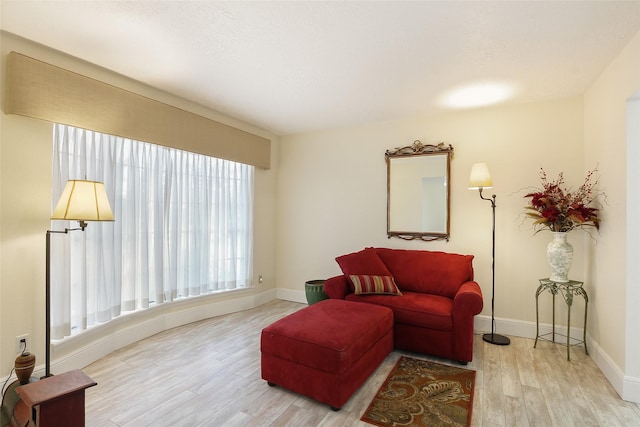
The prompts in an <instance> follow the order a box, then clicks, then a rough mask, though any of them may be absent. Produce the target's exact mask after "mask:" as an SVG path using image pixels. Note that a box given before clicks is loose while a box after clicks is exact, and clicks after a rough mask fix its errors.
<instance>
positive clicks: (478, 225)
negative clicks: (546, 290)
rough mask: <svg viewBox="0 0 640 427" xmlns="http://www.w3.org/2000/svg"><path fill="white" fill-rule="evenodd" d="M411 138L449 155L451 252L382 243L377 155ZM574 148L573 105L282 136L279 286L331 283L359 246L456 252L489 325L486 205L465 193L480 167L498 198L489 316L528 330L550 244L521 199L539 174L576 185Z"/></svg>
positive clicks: (580, 238) (380, 158) (578, 257)
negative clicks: (467, 261) (465, 257)
mask: <svg viewBox="0 0 640 427" xmlns="http://www.w3.org/2000/svg"><path fill="white" fill-rule="evenodd" d="M415 139H420V140H421V141H422V142H423V143H437V142H440V141H444V142H446V143H450V144H452V145H453V147H454V158H453V160H452V162H451V174H452V176H451V198H452V200H451V239H450V241H449V242H443V241H440V242H420V241H418V242H416V241H413V242H406V241H403V240H399V239H387V237H386V167H385V162H384V152H385V150H386V149H389V148H394V147H398V146H404V145H410V144H411V143H412V142H413V141H414V140H415ZM582 144H583V103H582V97H575V98H571V99H564V100H558V101H554V102H541V103H534V104H524V105H518V106H511V107H508V108H506V107H496V108H486V109H481V110H474V111H466V112H456V113H451V114H446V115H441V116H436V117H423V118H413V119H404V120H397V121H389V122H383V123H374V124H369V125H365V126H361V127H353V128H348V129H339V130H334V131H326V132H318V133H313V134H306V135H297V136H289V137H283V138H282V140H281V156H280V166H279V176H280V178H279V183H278V230H279V231H278V257H277V262H278V268H277V276H278V286H279V288H288V289H298V290H301V289H303V288H304V282H305V281H306V280H309V279H318V278H326V277H329V276H332V275H335V274H339V272H340V270H339V268H338V265H337V264H336V262H335V261H334V258H335V257H336V256H339V255H342V254H344V253H347V252H351V251H357V250H360V249H362V248H363V247H365V246H388V247H395V248H419V249H428V250H443V251H451V252H459V253H466V254H473V255H475V256H476V258H475V261H474V268H475V272H476V278H477V280H478V282H479V283H480V285H481V287H482V290H483V292H484V295H485V308H484V311H483V313H484V314H485V315H490V314H491V308H490V300H491V206H490V204H489V203H488V202H486V201H482V200H480V198H479V195H478V192H477V191H470V190H468V189H467V187H468V179H469V172H470V168H471V165H472V164H473V163H475V162H487V163H488V164H489V168H490V171H491V174H492V176H493V182H494V186H495V187H494V189H493V190H492V192H495V193H496V194H497V210H496V228H497V230H496V240H497V243H496V317H500V318H507V319H512V320H513V321H516V322H517V321H520V322H535V299H534V293H535V290H536V288H537V286H538V279H539V278H542V277H548V274H549V270H548V265H547V262H546V246H547V244H548V243H549V241H550V240H551V234H550V233H548V232H542V233H538V234H537V235H535V236H534V235H533V231H532V228H531V224H530V223H529V222H527V221H524V222H523V217H522V212H523V207H524V205H525V200H524V199H523V196H524V194H526V188H527V187H529V186H535V185H538V183H539V182H538V170H539V168H540V167H541V166H542V167H544V168H545V169H546V170H547V172H549V173H550V174H554V175H555V174H557V173H558V172H560V171H563V172H564V173H565V176H566V179H567V182H568V183H569V184H572V185H575V186H578V185H580V184H581V183H582V180H583V177H584V173H583V172H584V170H583V147H582ZM595 165H596V164H595V163H594V165H593V166H595ZM490 191H491V190H490ZM488 195H491V192H489V193H488ZM569 240H570V242H571V243H572V244H573V245H574V248H575V260H574V263H573V266H572V269H571V275H572V276H573V277H574V278H576V279H583V278H585V274H586V272H585V268H584V265H585V263H584V258H585V253H584V247H585V236H584V235H583V233H572V234H571V235H570V237H569ZM548 305H550V304H548ZM549 312H550V310H547V309H546V308H543V313H545V314H546V313H549ZM559 312H560V311H559ZM578 317H579V316H578ZM578 324H579V323H578ZM534 330H535V329H534ZM503 332H506V331H503ZM513 332H515V330H514V331H513Z"/></svg>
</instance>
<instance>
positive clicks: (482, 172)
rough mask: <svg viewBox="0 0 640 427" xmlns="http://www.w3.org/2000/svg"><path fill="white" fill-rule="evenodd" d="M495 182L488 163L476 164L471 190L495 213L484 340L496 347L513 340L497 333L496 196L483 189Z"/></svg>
mask: <svg viewBox="0 0 640 427" xmlns="http://www.w3.org/2000/svg"><path fill="white" fill-rule="evenodd" d="M492 187H493V181H492V180H491V174H490V173H489V167H488V166H487V164H486V163H474V164H473V166H471V174H470V176H469V189H470V190H476V189H477V190H478V191H479V192H480V198H481V199H482V200H488V201H489V202H491V210H492V211H493V233H492V238H493V244H492V247H491V333H490V334H484V335H483V336H482V339H483V340H485V341H486V342H488V343H491V344H496V345H509V343H511V340H509V338H507V337H505V336H504V335H499V334H496V333H495V328H496V320H495V317H494V314H495V296H496V195H495V194H494V195H492V196H491V198H488V197H483V196H482V189H483V188H492Z"/></svg>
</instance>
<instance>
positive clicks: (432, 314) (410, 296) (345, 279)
mask: <svg viewBox="0 0 640 427" xmlns="http://www.w3.org/2000/svg"><path fill="white" fill-rule="evenodd" d="M336 261H337V262H338V264H339V265H340V268H341V269H342V271H343V275H340V276H336V277H332V278H330V279H328V280H327V281H326V282H325V285H324V287H325V293H326V294H327V295H328V296H329V297H330V298H339V299H346V300H350V301H360V302H367V303H371V304H378V305H383V306H386V307H389V308H391V309H392V310H393V314H394V331H393V333H394V347H396V348H399V349H404V350H409V351H415V352H419V353H425V354H430V355H433V356H439V357H445V358H448V359H453V360H458V361H460V362H461V363H467V362H469V361H471V360H472V359H473V321H474V317H475V315H476V314H478V313H480V312H481V311H482V306H483V300H482V291H481V290H480V286H478V283H476V282H475V281H474V280H473V265H472V262H473V256H472V255H459V254H453V253H446V252H434V251H421V250H404V249H387V248H365V249H364V250H362V251H360V252H355V253H352V254H348V255H343V256H341V257H338V258H336ZM389 278H392V280H390V279H389ZM354 283H355V284H354ZM393 284H395V285H396V286H393ZM390 287H391V288H390ZM393 288H395V290H394V289H393Z"/></svg>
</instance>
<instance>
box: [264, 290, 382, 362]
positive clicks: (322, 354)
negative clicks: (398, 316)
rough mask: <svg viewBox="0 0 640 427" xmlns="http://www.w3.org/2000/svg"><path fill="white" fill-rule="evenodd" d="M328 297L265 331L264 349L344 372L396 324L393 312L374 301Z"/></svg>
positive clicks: (286, 358) (292, 359) (270, 352)
mask: <svg viewBox="0 0 640 427" xmlns="http://www.w3.org/2000/svg"><path fill="white" fill-rule="evenodd" d="M345 302H347V301H340V300H326V301H322V302H321V303H317V304H314V305H312V306H309V307H307V308H305V309H303V310H300V311H298V312H296V313H293V314H291V315H290V316H287V317H285V318H284V319H280V320H278V321H276V322H275V323H273V324H271V325H270V326H268V327H266V328H265V329H264V331H263V337H266V338H267V339H264V338H263V340H262V352H263V353H268V354H271V355H273V356H277V357H280V358H282V359H285V360H290V361H292V362H296V363H300V364H303V365H306V366H309V367H311V368H315V369H319V370H321V371H325V372H333V373H342V372H344V371H345V370H346V369H347V368H348V367H350V366H351V365H353V364H354V362H355V361H356V360H358V359H359V358H360V357H362V355H363V354H364V353H365V352H366V351H367V350H369V349H370V348H371V346H372V345H373V343H375V342H377V341H378V340H379V339H380V337H382V336H383V335H384V334H385V333H387V332H388V331H389V330H390V329H392V328H393V312H392V311H391V310H389V309H388V308H386V307H382V306H376V305H373V304H364V303H351V302H349V303H348V304H344V303H345Z"/></svg>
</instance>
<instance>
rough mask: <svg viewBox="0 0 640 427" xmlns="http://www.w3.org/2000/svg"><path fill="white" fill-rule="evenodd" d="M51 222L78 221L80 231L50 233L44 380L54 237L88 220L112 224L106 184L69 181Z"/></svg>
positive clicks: (48, 372)
mask: <svg viewBox="0 0 640 427" xmlns="http://www.w3.org/2000/svg"><path fill="white" fill-rule="evenodd" d="M51 219H52V220H64V221H78V222H79V227H78V228H65V229H64V231H58V230H47V260H46V275H47V278H46V291H45V304H46V330H45V335H46V341H47V346H46V348H45V362H44V377H43V378H47V377H50V376H51V235H52V234H67V233H68V232H70V231H76V230H81V231H84V229H85V228H86V227H87V221H113V220H114V217H113V212H112V211H111V205H110V204H109V198H108V197H107V192H106V191H105V188H104V184H103V183H101V182H95V181H86V180H70V181H68V182H67V185H66V186H65V187H64V190H63V191H62V195H61V196H60V199H59V200H58V203H57V204H56V207H55V209H54V210H53V214H52V215H51Z"/></svg>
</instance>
